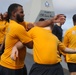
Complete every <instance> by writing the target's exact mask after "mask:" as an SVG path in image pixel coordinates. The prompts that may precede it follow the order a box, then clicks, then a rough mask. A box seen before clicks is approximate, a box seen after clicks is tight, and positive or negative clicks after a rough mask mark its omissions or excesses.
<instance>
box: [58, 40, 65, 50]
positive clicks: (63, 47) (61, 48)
mask: <svg viewBox="0 0 76 75" xmlns="http://www.w3.org/2000/svg"><path fill="white" fill-rule="evenodd" d="M58 48H59V50H61V51H63V50H65V48H66V46H65V45H64V44H63V43H62V42H60V41H59V40H58Z"/></svg>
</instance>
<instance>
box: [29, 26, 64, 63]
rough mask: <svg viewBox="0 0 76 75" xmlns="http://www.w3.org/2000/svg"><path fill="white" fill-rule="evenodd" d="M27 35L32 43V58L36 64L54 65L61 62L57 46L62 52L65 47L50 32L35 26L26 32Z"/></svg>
mask: <svg viewBox="0 0 76 75" xmlns="http://www.w3.org/2000/svg"><path fill="white" fill-rule="evenodd" d="M28 34H29V35H30V37H31V38H32V39H33V42H34V45H33V56H34V61H35V62H36V63H39V64H56V63H58V62H60V61H61V58H60V56H59V54H58V50H57V48H58V46H59V48H60V49H61V50H64V49H65V46H64V45H63V44H62V43H61V42H60V41H59V40H58V39H57V37H56V36H55V35H53V34H52V33H51V31H50V30H46V29H44V28H41V27H37V26H35V27H33V28H32V29H31V30H29V31H28Z"/></svg>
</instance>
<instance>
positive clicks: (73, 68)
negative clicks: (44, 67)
mask: <svg viewBox="0 0 76 75" xmlns="http://www.w3.org/2000/svg"><path fill="white" fill-rule="evenodd" d="M67 65H68V69H69V72H76V63H67Z"/></svg>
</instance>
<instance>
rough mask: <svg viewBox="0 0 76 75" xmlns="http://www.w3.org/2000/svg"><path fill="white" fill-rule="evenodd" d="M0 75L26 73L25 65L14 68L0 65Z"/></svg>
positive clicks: (25, 74) (22, 74)
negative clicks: (20, 67)
mask: <svg viewBox="0 0 76 75" xmlns="http://www.w3.org/2000/svg"><path fill="white" fill-rule="evenodd" d="M0 75H27V69H26V66H24V67H23V68H22V69H16V70H14V69H9V68H5V67H3V66H0Z"/></svg>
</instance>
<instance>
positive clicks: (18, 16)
mask: <svg viewBox="0 0 76 75" xmlns="http://www.w3.org/2000/svg"><path fill="white" fill-rule="evenodd" d="M16 19H17V21H18V22H23V21H24V18H23V17H21V16H20V15H19V14H17V16H16Z"/></svg>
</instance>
